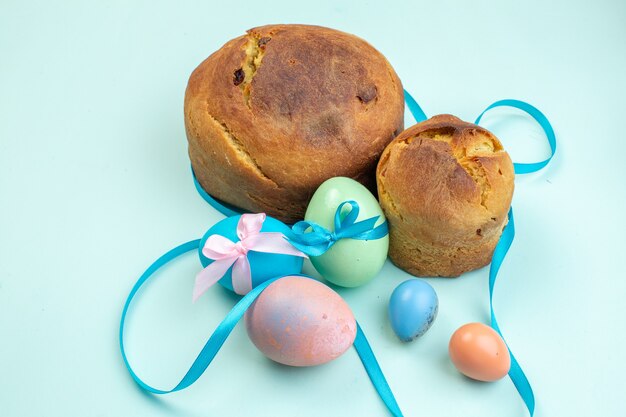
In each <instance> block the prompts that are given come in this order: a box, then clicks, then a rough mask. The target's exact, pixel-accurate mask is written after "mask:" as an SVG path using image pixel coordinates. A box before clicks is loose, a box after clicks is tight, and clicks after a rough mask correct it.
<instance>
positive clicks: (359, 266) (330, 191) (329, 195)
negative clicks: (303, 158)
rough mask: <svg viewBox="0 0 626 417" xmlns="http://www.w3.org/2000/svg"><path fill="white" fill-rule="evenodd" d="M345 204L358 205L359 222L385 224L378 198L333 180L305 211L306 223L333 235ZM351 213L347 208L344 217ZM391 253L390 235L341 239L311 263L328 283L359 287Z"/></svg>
mask: <svg viewBox="0 0 626 417" xmlns="http://www.w3.org/2000/svg"><path fill="white" fill-rule="evenodd" d="M346 200H354V201H356V202H357V203H358V204H359V209H360V211H359V216H358V217H357V220H356V221H357V222H359V221H362V220H365V219H369V218H370V217H374V216H380V217H379V219H378V221H377V222H376V226H378V225H379V224H382V223H383V222H384V221H385V215H384V214H383V211H382V209H381V208H380V205H379V204H378V201H377V200H376V198H375V197H374V196H373V195H372V193H370V192H369V190H368V189H367V188H365V187H364V186H363V185H362V184H361V183H359V182H357V181H355V180H353V179H350V178H346V177H334V178H330V179H329V180H326V181H325V182H324V183H322V185H320V186H319V188H318V189H317V191H315V194H313V197H312V198H311V201H310V202H309V206H308V208H307V210H306V214H305V216H304V218H305V220H307V221H313V222H315V223H317V224H319V225H321V226H324V227H325V228H327V229H328V230H330V231H334V230H335V225H334V218H335V212H336V211H337V207H338V206H339V205H340V204H341V203H343V202H344V201H346ZM349 211H350V207H349V206H347V205H346V206H344V208H343V210H342V214H344V215H345V214H346V213H348V212H349ZM388 250H389V235H386V236H384V237H382V238H380V239H374V240H356V239H341V240H339V241H338V242H337V243H335V244H334V245H333V246H332V247H331V248H330V249H329V250H328V251H327V252H326V253H324V254H322V255H320V256H311V263H312V264H313V266H314V267H315V269H316V270H317V272H319V273H320V275H322V277H324V278H325V279H326V280H328V281H330V282H332V283H333V284H336V285H340V286H342V287H358V286H359V285H363V284H365V283H367V282H369V281H370V280H371V279H372V278H374V277H375V276H376V275H377V274H378V272H380V270H381V268H382V267H383V265H384V263H385V260H386V259H387V252H388Z"/></svg>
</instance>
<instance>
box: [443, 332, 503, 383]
mask: <svg viewBox="0 0 626 417" xmlns="http://www.w3.org/2000/svg"><path fill="white" fill-rule="evenodd" d="M448 351H449V353H450V359H451V360H452V363H453V364H454V366H455V367H456V369H458V370H459V372H461V373H462V374H464V375H465V376H468V377H470V378H472V379H476V380H479V381H486V382H489V381H497V380H498V379H500V378H503V377H504V376H505V375H506V374H507V373H508V372H509V369H510V368H511V357H510V355H509V350H508V349H507V347H506V344H505V343H504V340H502V337H500V335H499V334H498V333H497V332H496V331H495V330H494V329H492V328H491V327H489V326H487V325H485V324H482V323H469V324H466V325H464V326H461V327H459V328H458V329H457V331H456V332H454V334H453V335H452V337H451V338H450V345H449V346H448Z"/></svg>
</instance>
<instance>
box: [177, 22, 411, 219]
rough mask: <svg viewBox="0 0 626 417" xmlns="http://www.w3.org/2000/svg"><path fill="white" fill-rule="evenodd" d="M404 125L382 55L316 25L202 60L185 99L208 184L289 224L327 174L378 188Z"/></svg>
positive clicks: (395, 84)
mask: <svg viewBox="0 0 626 417" xmlns="http://www.w3.org/2000/svg"><path fill="white" fill-rule="evenodd" d="M403 119H404V101H403V90H402V85H401V83H400V80H399V78H398V76H397V75H396V73H395V72H394V70H393V69H392V68H391V66H390V65H389V63H388V62H387V60H386V59H385V58H384V57H383V55H381V54H380V53H379V52H378V51H377V50H376V49H374V48H373V47H372V46H371V45H369V44H368V43H367V42H365V41H363V40H362V39H360V38H357V37H356V36H353V35H350V34H347V33H343V32H339V31H336V30H333V29H327V28H323V27H317V26H306V25H271V26H263V27H258V28H254V29H251V30H249V31H248V33H247V34H246V35H244V36H240V37H238V38H236V39H233V40H231V41H229V42H228V43H226V44H225V45H224V46H223V47H222V48H221V49H219V50H218V51H217V52H215V53H213V54H212V55H211V56H210V57H209V58H207V59H206V60H205V61H204V62H202V63H201V64H200V65H199V66H198V68H196V69H195V71H194V72H193V73H192V74H191V77H190V79H189V84H188V86H187V91H186V94H185V127H186V131H187V139H188V141H189V156H190V158H191V163H192V166H193V169H194V172H195V173H196V176H197V178H198V181H199V182H200V184H201V185H202V187H203V188H204V189H205V190H206V191H207V192H209V193H210V194H212V195H213V196H215V197H217V198H219V199H221V200H224V201H226V202H228V203H231V204H234V205H236V206H238V207H242V208H245V209H247V210H250V211H254V212H266V213H267V214H269V215H270V216H273V217H276V218H278V219H280V220H283V221H287V222H293V221H296V220H299V219H302V218H303V216H304V212H305V211H306V206H307V204H308V201H309V199H310V197H311V195H312V194H313V192H314V191H315V189H316V188H317V187H318V186H319V185H320V184H321V183H322V182H323V181H325V180H326V179H328V178H330V177H334V176H346V177H351V178H354V179H356V180H358V181H360V182H362V183H363V184H365V185H366V186H369V187H370V188H371V189H373V190H375V179H374V178H375V167H376V163H377V162H378V158H379V156H380V154H381V153H382V151H383V149H384V148H385V146H386V145H387V144H388V143H389V142H390V141H391V140H392V139H393V138H394V137H395V136H396V135H397V134H398V132H400V131H401V130H402V129H403V124H404V120H403Z"/></svg>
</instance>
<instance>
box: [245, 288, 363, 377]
mask: <svg viewBox="0 0 626 417" xmlns="http://www.w3.org/2000/svg"><path fill="white" fill-rule="evenodd" d="M245 323H246V330H247V331H248V336H249V337H250V340H252V343H254V345H255V346H256V347H257V348H258V349H259V350H260V351H261V352H262V353H263V354H265V356H267V357H268V358H270V359H272V360H273V361H276V362H279V363H282V364H285V365H291V366H313V365H320V364H323V363H326V362H329V361H331V360H333V359H335V358H337V357H339V356H341V354H342V353H344V352H345V351H346V350H347V349H348V348H349V347H350V346H352V343H353V342H354V338H355V337H356V320H355V319H354V315H353V314H352V311H351V310H350V307H348V304H346V302H345V301H344V300H343V299H342V298H341V297H340V296H339V294H337V293H336V292H335V291H333V290H332V289H330V288H329V287H327V286H326V285H324V284H322V283H321V282H318V281H316V280H314V279H312V278H307V277H300V276H289V277H285V278H281V279H279V280H277V281H275V282H273V283H272V284H270V285H269V286H268V287H267V288H266V289H265V290H264V291H263V292H262V293H261V295H259V297H258V298H257V299H256V301H255V302H254V303H253V304H252V306H250V308H249V309H248V311H247V312H246V315H245Z"/></svg>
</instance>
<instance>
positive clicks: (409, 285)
mask: <svg viewBox="0 0 626 417" xmlns="http://www.w3.org/2000/svg"><path fill="white" fill-rule="evenodd" d="M438 310H439V298H438V297H437V293H436V292H435V289H434V288H433V287H431V285H430V284H429V283H427V282H426V281H424V280H421V279H409V280H407V281H404V282H403V283H402V284H400V285H398V286H397V287H396V289H395V290H393V293H392V294H391V297H390V299H389V321H390V322H391V328H392V329H393V331H394V332H395V333H396V335H397V336H398V337H399V338H400V340H402V341H403V342H410V341H412V340H414V339H416V338H418V337H420V336H422V335H423V334H424V333H426V331H427V330H428V329H430V327H431V326H432V325H433V323H434V321H435V319H436V318H437V311H438Z"/></svg>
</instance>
